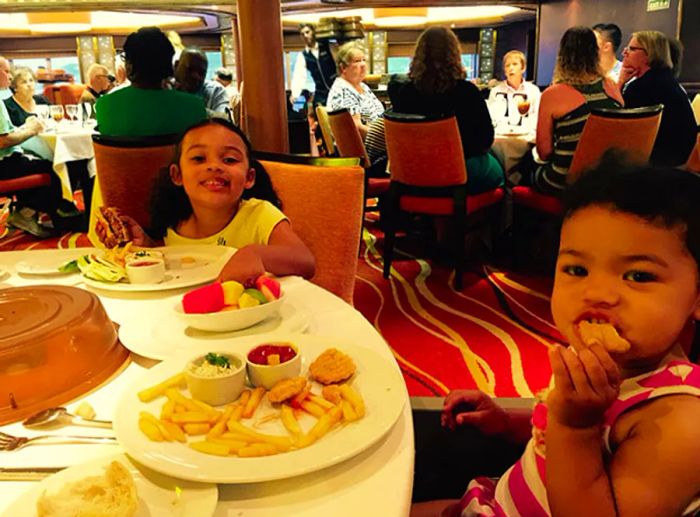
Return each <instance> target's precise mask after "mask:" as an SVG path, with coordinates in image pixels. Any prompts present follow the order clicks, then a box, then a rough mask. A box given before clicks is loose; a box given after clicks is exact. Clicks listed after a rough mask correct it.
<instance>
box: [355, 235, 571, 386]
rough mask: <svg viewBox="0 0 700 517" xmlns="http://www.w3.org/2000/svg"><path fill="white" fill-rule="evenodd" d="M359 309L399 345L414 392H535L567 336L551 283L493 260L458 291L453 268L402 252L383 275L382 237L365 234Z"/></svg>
mask: <svg viewBox="0 0 700 517" xmlns="http://www.w3.org/2000/svg"><path fill="white" fill-rule="evenodd" d="M364 240H365V246H364V249H363V253H362V256H361V258H360V261H359V264H358V273H357V284H356V287H355V307H356V308H357V309H358V310H359V311H361V312H362V314H364V316H365V317H366V318H367V319H368V320H369V321H370V322H372V323H373V324H374V326H375V327H376V328H377V330H379V332H380V333H381V334H382V335H383V336H384V338H385V339H386V341H387V342H388V343H389V345H390V346H391V348H392V350H393V352H394V356H395V357H396V360H397V361H398V363H399V366H400V367H401V370H402V372H403V375H404V378H405V380H406V385H407V386H408V391H409V393H410V395H412V396H444V395H446V394H447V393H448V392H449V391H450V390H452V389H456V388H478V389H481V390H483V391H484V392H486V393H489V394H491V395H495V396H499V397H528V396H532V395H533V394H534V393H536V392H537V391H539V390H540V389H542V388H544V387H545V386H546V385H547V384H548V382H549V378H550V373H551V370H550V367H549V360H548V358H547V349H548V345H549V343H552V342H557V341H559V340H560V339H561V337H560V335H559V333H558V332H557V330H556V328H555V327H554V325H553V324H552V322H551V316H550V312H549V292H550V290H551V280H548V279H544V278H536V277H531V276H522V275H514V274H511V273H507V272H505V271H501V270H498V269H496V268H494V267H490V266H488V265H479V266H474V267H473V268H472V269H471V270H470V271H469V272H467V273H466V274H465V275H464V289H463V290H462V291H461V292H456V291H455V290H454V289H453V288H452V284H453V282H452V276H453V275H454V272H453V271H451V269H449V267H448V266H445V265H442V266H435V265H434V263H433V262H431V261H428V260H424V259H418V258H416V257H413V256H410V255H407V254H405V253H404V254H401V253H399V254H398V255H397V260H395V261H394V262H393V264H392V274H391V278H390V279H389V280H385V279H384V278H383V277H382V260H381V255H380V252H379V251H378V249H377V245H381V238H380V240H379V242H378V241H377V239H376V237H374V236H373V235H371V234H370V233H368V232H365V238H364Z"/></svg>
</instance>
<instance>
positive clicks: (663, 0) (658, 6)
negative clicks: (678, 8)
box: [647, 0, 671, 11]
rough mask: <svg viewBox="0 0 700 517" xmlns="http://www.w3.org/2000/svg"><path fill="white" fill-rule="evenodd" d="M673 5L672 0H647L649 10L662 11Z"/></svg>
mask: <svg viewBox="0 0 700 517" xmlns="http://www.w3.org/2000/svg"><path fill="white" fill-rule="evenodd" d="M669 7H671V0H647V11H661V10H662V9H668V8H669Z"/></svg>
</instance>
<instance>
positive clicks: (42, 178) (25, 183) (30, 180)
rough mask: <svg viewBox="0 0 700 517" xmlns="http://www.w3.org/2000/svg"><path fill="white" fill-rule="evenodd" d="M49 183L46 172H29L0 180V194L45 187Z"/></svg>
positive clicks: (49, 177)
mask: <svg viewBox="0 0 700 517" xmlns="http://www.w3.org/2000/svg"><path fill="white" fill-rule="evenodd" d="M50 184H51V176H49V175H48V174H30V175H28V176H22V177H21V178H10V179H6V180H0V194H11V193H14V192H18V191H20V190H29V189H33V188H39V187H47V186H49V185H50Z"/></svg>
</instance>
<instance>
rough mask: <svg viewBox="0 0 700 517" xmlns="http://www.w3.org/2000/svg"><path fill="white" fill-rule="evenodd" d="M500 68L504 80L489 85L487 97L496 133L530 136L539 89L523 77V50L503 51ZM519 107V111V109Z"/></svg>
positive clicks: (534, 125) (534, 126)
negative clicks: (489, 89) (491, 86)
mask: <svg viewBox="0 0 700 517" xmlns="http://www.w3.org/2000/svg"><path fill="white" fill-rule="evenodd" d="M503 71H504V72H505V75H506V80H505V81H502V82H500V83H498V84H497V85H496V86H495V87H493V88H492V89H491V93H490V94H489V100H488V106H489V112H490V113H491V120H492V121H493V123H494V125H495V126H496V134H509V133H525V134H527V135H530V136H532V137H534V135H535V130H536V128H537V110H538V108H539V103H540V89H539V88H538V87H537V86H535V85H534V84H532V83H530V82H527V81H525V80H524V79H523V75H524V74H525V54H523V53H522V52H520V51H519V50H511V51H509V52H506V55H505V56H503ZM525 108H527V111H525ZM520 109H522V110H523V113H520Z"/></svg>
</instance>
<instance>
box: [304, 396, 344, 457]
mask: <svg viewBox="0 0 700 517" xmlns="http://www.w3.org/2000/svg"><path fill="white" fill-rule="evenodd" d="M342 411H343V410H342V408H340V407H338V406H336V407H334V408H333V409H331V410H330V411H329V412H328V413H324V414H323V415H322V416H321V417H320V418H319V419H318V421H317V422H316V423H315V424H314V426H313V427H312V428H311V429H309V432H308V433H306V434H305V435H303V436H301V437H300V438H299V439H297V440H296V442H295V443H294V445H296V446H297V447H299V448H303V447H308V446H309V445H311V444H312V443H314V442H315V441H317V440H320V439H321V438H323V437H324V436H325V435H326V433H328V431H330V430H331V429H332V428H333V427H334V426H335V425H336V424H337V423H338V422H339V421H340V418H341V416H342Z"/></svg>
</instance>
